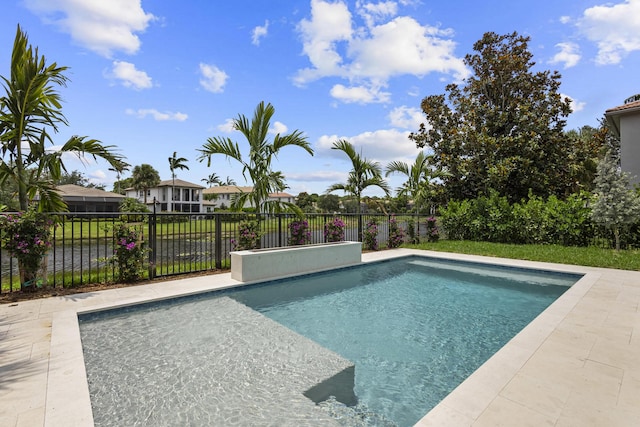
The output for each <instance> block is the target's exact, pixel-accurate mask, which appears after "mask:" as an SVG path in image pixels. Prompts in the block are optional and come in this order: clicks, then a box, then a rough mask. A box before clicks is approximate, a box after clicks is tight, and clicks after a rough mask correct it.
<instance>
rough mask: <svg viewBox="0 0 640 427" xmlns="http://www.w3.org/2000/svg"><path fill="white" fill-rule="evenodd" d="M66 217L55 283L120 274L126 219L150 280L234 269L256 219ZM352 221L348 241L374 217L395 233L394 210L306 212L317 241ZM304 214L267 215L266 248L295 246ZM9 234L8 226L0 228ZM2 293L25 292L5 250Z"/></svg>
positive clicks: (402, 222)
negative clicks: (241, 241) (119, 238)
mask: <svg viewBox="0 0 640 427" xmlns="http://www.w3.org/2000/svg"><path fill="white" fill-rule="evenodd" d="M55 215H56V216H57V217H58V218H59V222H58V225H57V226H56V229H55V233H54V235H55V238H54V239H53V242H52V246H51V249H50V250H49V254H48V257H47V259H46V260H45V261H44V262H43V273H42V276H43V277H44V279H43V281H44V282H46V284H47V285H48V286H53V287H74V286H79V285H83V284H92V283H111V282H116V281H117V280H118V277H117V271H116V265H115V263H114V262H113V256H114V248H115V247H116V242H115V238H114V235H113V232H112V230H113V229H114V227H115V226H117V225H118V224H120V223H125V224H127V226H129V227H131V228H133V229H135V230H136V231H137V232H138V233H139V235H141V236H142V241H143V242H144V245H145V247H146V248H147V251H148V254H147V255H148V256H147V257H146V259H145V262H144V263H145V265H144V268H145V271H147V272H148V273H147V274H148V277H149V278H155V277H160V276H172V275H177V274H184V273H194V272H200V271H210V270H215V269H223V268H229V267H230V264H231V257H230V255H229V253H230V252H231V251H233V250H234V249H235V248H234V241H237V240H238V237H239V236H238V226H239V224H240V222H241V221H242V220H246V219H251V218H255V215H251V214H244V213H212V214H189V213H164V212H163V213H149V214H139V213H131V214H114V213H82V214H79V213H56V214H55ZM336 217H337V218H340V219H341V220H342V221H343V222H344V223H345V228H344V234H345V236H344V239H345V240H351V241H362V239H361V230H362V229H363V227H364V226H365V225H366V224H367V222H368V221H369V220H371V219H375V220H376V222H377V227H378V235H377V239H378V242H379V243H380V246H381V247H384V246H385V244H386V242H387V240H388V238H389V222H390V220H391V218H392V215H382V214H362V215H356V214H307V215H306V217H305V219H306V221H307V222H308V224H309V231H310V243H312V244H313V243H323V242H325V235H324V225H325V224H326V223H328V222H330V221H333V220H334V218H336ZM426 218H427V217H426V216H420V217H418V216H416V215H405V214H402V215H398V216H397V217H396V221H397V224H398V225H399V227H400V228H402V229H403V230H404V231H405V233H406V231H407V227H408V225H409V224H411V223H413V224H414V232H415V233H416V235H418V236H419V235H421V234H424V233H425V232H426V225H425V221H426ZM296 220H298V218H297V217H296V216H295V215H292V214H274V215H262V216H261V218H260V224H261V225H260V227H261V232H262V236H261V241H260V246H261V247H262V248H274V247H283V246H288V245H289V239H290V237H291V233H290V228H289V226H290V224H291V223H292V222H293V221H296ZM0 232H2V230H0ZM0 278H1V280H0V283H1V286H0V292H11V291H15V290H20V289H21V287H20V277H19V273H18V263H17V261H16V260H15V258H13V257H11V256H10V254H9V253H8V252H7V251H6V250H4V249H0Z"/></svg>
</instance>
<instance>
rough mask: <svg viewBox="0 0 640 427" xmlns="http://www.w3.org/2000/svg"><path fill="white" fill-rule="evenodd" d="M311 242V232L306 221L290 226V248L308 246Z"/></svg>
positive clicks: (295, 222) (294, 222) (293, 223)
mask: <svg viewBox="0 0 640 427" xmlns="http://www.w3.org/2000/svg"><path fill="white" fill-rule="evenodd" d="M310 242H311V231H310V230H309V223H308V222H307V220H306V219H303V220H299V221H293V222H291V223H290V224H289V246H298V245H308V244H309V243H310Z"/></svg>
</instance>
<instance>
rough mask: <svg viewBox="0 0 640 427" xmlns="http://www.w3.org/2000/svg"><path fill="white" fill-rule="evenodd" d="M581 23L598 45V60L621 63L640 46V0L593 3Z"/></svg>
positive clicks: (586, 32)
mask: <svg viewBox="0 0 640 427" xmlns="http://www.w3.org/2000/svg"><path fill="white" fill-rule="evenodd" d="M578 27H579V28H580V30H581V31H582V32H583V33H584V34H585V35H586V37H587V38H588V39H589V40H591V41H593V42H595V43H596V45H597V46H598V55H597V57H596V63H597V64H600V65H606V64H618V63H619V62H620V61H621V60H622V58H623V57H624V56H626V55H627V54H629V53H630V52H633V51H637V50H640V0H624V1H622V2H620V3H617V4H607V5H604V6H594V7H591V8H589V9H587V10H585V11H584V13H583V15H582V17H581V18H580V19H579V20H578Z"/></svg>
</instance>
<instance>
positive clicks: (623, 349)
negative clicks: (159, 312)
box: [0, 249, 640, 427]
mask: <svg viewBox="0 0 640 427" xmlns="http://www.w3.org/2000/svg"><path fill="white" fill-rule="evenodd" d="M411 254H419V255H427V256H432V257H440V258H451V259H462V260H471V261H476V262H488V263H495V264H501V265H515V266H521V267H532V268H542V269H546V270H555V271H566V272H577V273H583V274H585V276H584V278H583V279H581V280H580V281H579V282H578V283H577V284H576V285H574V286H573V287H572V288H571V289H569V290H568V291H567V292H566V293H565V294H564V295H563V296H561V297H560V298H559V299H558V300H557V301H556V302H555V303H554V304H552V305H551V306H550V307H549V308H548V309H547V310H545V311H544V312H543V313H542V314H541V315H540V316H539V317H538V318H537V319H536V320H534V321H533V322H532V323H531V324H529V325H528V326H527V327H526V328H525V329H524V330H523V331H522V332H521V333H520V334H518V335H517V336H516V337H514V338H513V339H512V340H511V341H510V342H509V343H508V344H507V345H506V346H505V347H503V349H502V350H500V351H499V352H498V353H496V354H495V355H494V356H493V357H492V358H491V359H489V360H488V361H487V362H486V363H485V364H484V365H483V366H482V367H480V368H479V369H478V370H477V371H476V372H475V373H474V374H473V375H472V376H471V377H469V378H468V379H467V380H466V381H465V382H464V383H462V384H461V385H460V386H459V387H458V388H457V389H456V390H454V391H453V392H452V393H451V394H450V395H449V396H448V397H447V398H445V399H444V400H443V401H442V402H441V403H440V404H439V405H438V406H436V407H435V408H434V409H433V410H432V411H430V412H429V413H428V414H427V415H426V416H425V417H424V418H423V419H422V420H421V421H420V422H419V423H418V424H417V425H418V426H421V427H424V426H501V425H503V426H544V425H549V426H558V427H562V426H581V427H584V426H637V425H640V364H639V363H638V360H640V311H639V306H640V272H631V271H621V270H611V269H597V268H588V267H578V266H569V265H560V264H549V263H537V262H527V261H518V260H506V259H495V258H486V257H477V256H463V255H456V254H445V253H435V252H428V251H415V250H408V249H397V250H392V251H382V252H372V253H366V254H363V256H362V258H363V261H364V262H371V261H376V260H381V259H386V258H390V257H398V256H404V255H411ZM238 283H239V282H237V281H235V280H233V279H231V277H230V274H229V273H227V274H218V275H211V276H202V277H197V278H185V279H176V280H173V281H168V282H158V283H153V284H149V285H139V286H133V287H129V288H118V289H111V290H105V291H100V292H92V293H86V294H76V295H69V296H64V297H53V298H47V299H40V300H33V301H26V302H19V303H14V304H3V305H0V402H2V404H1V405H0V426H7V427H13V426H29V427H31V426H42V425H44V426H65V427H68V426H92V425H93V416H92V412H91V403H90V399H89V392H88V386H87V381H86V374H85V368H84V360H83V356H82V346H81V343H80V334H79V329H78V324H77V313H78V312H83V311H93V310H99V309H102V308H106V307H113V306H122V305H130V304H135V303H138V302H141V301H148V300H154V299H164V298H170V297H172V296H176V295H185V294H192V293H199V292H204V291H209V290H213V289H221V288H225V287H229V286H234V285H237V284H238ZM356 370H357V367H356ZM425 412H426V411H425Z"/></svg>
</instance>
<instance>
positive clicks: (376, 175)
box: [326, 139, 390, 216]
mask: <svg viewBox="0 0 640 427" xmlns="http://www.w3.org/2000/svg"><path fill="white" fill-rule="evenodd" d="M331 149H332V150H340V151H343V152H344V153H345V154H346V155H347V157H349V160H351V165H352V166H353V169H351V171H350V172H349V176H348V177H347V182H346V183H344V184H341V183H338V184H333V185H331V186H330V187H329V188H328V189H327V191H326V192H327V193H331V192H333V191H336V190H342V191H344V192H345V193H349V194H351V195H353V196H354V197H355V199H356V203H357V207H356V212H357V214H358V216H360V213H361V211H362V208H361V206H360V202H361V200H362V192H363V191H364V190H365V189H366V188H368V187H372V186H373V187H378V188H380V189H382V191H384V193H385V194H386V195H389V193H390V190H389V185H388V184H387V183H386V182H385V180H384V178H382V169H381V168H380V165H379V164H378V162H373V161H370V160H367V159H366V158H364V157H362V156H361V155H360V154H358V153H356V150H355V148H354V147H353V145H352V144H351V143H350V142H349V141H347V140H344V139H341V140H338V141H335V142H334V143H333V146H332V147H331Z"/></svg>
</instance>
